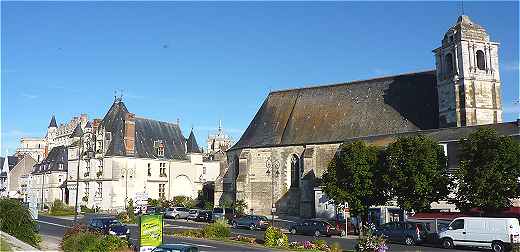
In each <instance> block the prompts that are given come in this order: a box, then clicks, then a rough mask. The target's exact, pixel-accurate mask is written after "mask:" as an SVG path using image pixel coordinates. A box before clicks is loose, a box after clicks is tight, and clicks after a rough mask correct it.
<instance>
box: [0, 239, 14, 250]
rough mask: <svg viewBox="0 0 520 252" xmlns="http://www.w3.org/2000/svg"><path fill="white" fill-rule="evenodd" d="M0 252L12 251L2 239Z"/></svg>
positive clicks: (0, 240)
mask: <svg viewBox="0 0 520 252" xmlns="http://www.w3.org/2000/svg"><path fill="white" fill-rule="evenodd" d="M0 251H2V252H3V251H12V250H11V247H10V246H9V244H7V242H6V241H5V240H4V239H2V238H0Z"/></svg>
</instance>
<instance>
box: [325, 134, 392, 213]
mask: <svg viewBox="0 0 520 252" xmlns="http://www.w3.org/2000/svg"><path fill="white" fill-rule="evenodd" d="M380 160H381V157H380V150H379V149H378V148H376V147H373V146H367V145H366V144H365V143H364V142H361V141H356V142H353V143H350V144H342V145H341V146H340V148H339V151H338V152H337V153H336V155H335V157H334V159H333V160H332V161H331V163H330V164H329V166H328V168H327V171H326V172H325V174H323V176H322V185H323V191H324V192H325V194H327V196H328V197H329V198H331V199H332V200H334V202H336V203H348V206H349V208H350V211H351V213H352V214H354V215H356V216H361V217H362V218H363V219H366V216H367V214H368V208H369V207H370V206H372V205H380V204H384V203H385V202H386V200H387V199H388V197H387V193H386V191H387V190H386V189H385V188H386V186H385V185H384V184H383V183H382V180H381V162H380Z"/></svg>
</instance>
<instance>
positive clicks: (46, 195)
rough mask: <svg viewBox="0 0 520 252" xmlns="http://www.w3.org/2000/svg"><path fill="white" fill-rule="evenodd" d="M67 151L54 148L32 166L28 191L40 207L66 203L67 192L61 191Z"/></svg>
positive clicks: (57, 147)
mask: <svg viewBox="0 0 520 252" xmlns="http://www.w3.org/2000/svg"><path fill="white" fill-rule="evenodd" d="M67 149H68V147H65V146H56V147H54V148H52V149H51V151H50V152H49V153H48V155H47V157H46V158H45V159H44V160H43V161H41V162H40V163H37V164H35V165H34V166H33V171H32V173H31V186H30V190H31V192H29V193H32V194H33V195H34V196H35V198H36V199H37V200H36V202H37V203H38V205H39V206H40V207H42V203H43V204H44V205H47V206H50V204H51V203H52V202H54V201H55V200H61V201H63V202H68V200H69V198H68V192H67V191H65V190H64V189H63V185H64V183H65V182H66V180H67V165H68V160H67Z"/></svg>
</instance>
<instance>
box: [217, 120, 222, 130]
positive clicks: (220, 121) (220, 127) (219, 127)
mask: <svg viewBox="0 0 520 252" xmlns="http://www.w3.org/2000/svg"><path fill="white" fill-rule="evenodd" d="M218 131H222V120H220V119H219V120H218Z"/></svg>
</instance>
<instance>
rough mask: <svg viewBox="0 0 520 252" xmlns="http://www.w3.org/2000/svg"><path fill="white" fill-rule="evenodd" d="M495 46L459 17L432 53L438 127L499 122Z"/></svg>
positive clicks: (496, 51) (483, 30) (496, 44)
mask: <svg viewBox="0 0 520 252" xmlns="http://www.w3.org/2000/svg"><path fill="white" fill-rule="evenodd" d="M498 45H499V44H498V43H496V42H491V41H490V39H489V35H488V34H487V32H486V30H485V29H484V28H482V27H481V26H479V25H478V24H475V23H473V22H472V21H471V20H470V19H469V17H467V16H461V17H460V18H459V20H458V21H457V23H456V24H455V26H453V27H452V28H451V29H449V30H448V32H447V33H446V34H445V36H444V39H443V40H442V46H441V47H439V48H437V49H435V50H434V51H433V52H434V53H435V61H436V67H437V88H438V94H439V96H438V97H439V120H440V121H439V122H440V127H453V126H456V127H460V126H471V125H482V124H493V123H500V122H502V105H501V94H500V85H501V82H500V75H499V69H498Z"/></svg>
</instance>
